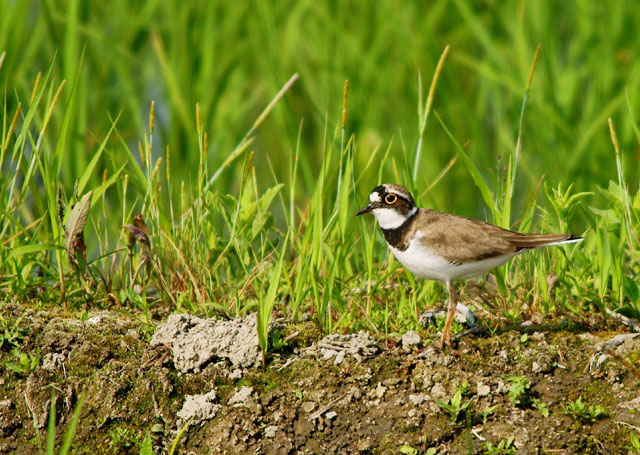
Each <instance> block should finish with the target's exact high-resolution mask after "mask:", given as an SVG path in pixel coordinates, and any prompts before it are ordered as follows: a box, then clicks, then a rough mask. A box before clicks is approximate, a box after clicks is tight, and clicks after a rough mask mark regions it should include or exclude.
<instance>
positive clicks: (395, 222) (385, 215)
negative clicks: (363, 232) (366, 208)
mask: <svg viewBox="0 0 640 455" xmlns="http://www.w3.org/2000/svg"><path fill="white" fill-rule="evenodd" d="M371 194H373V193H371ZM376 194H377V193H376ZM372 213H373V215H374V216H375V217H376V220H378V224H379V225H380V227H381V228H382V229H395V228H398V227H400V226H402V223H404V222H405V221H407V218H409V216H410V215H403V214H402V213H400V212H398V211H397V210H395V209H389V208H377V209H373V210H372Z"/></svg>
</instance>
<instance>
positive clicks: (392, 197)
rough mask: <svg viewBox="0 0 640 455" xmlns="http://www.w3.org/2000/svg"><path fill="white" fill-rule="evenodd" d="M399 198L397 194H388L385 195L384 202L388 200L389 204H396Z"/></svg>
mask: <svg viewBox="0 0 640 455" xmlns="http://www.w3.org/2000/svg"><path fill="white" fill-rule="evenodd" d="M397 200H398V196H396V195H395V194H387V195H386V196H385V197H384V202H386V203H387V204H389V205H393V204H395V203H396V201H397Z"/></svg>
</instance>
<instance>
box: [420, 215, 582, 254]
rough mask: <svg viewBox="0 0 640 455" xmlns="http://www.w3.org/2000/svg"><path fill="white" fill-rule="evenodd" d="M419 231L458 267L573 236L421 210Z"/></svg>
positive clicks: (438, 252) (434, 248) (430, 244)
mask: <svg viewBox="0 0 640 455" xmlns="http://www.w3.org/2000/svg"><path fill="white" fill-rule="evenodd" d="M418 215H419V220H416V221H417V223H415V225H414V226H415V228H416V229H419V230H420V231H421V232H422V234H423V237H422V240H421V241H422V243H423V244H424V245H425V246H428V247H429V248H431V249H432V250H433V251H434V252H435V253H436V254H438V255H440V256H442V257H444V258H446V259H447V260H448V261H450V262H452V263H455V264H463V263H465V262H470V261H477V260H481V259H488V258H492V257H496V256H502V255H505V254H515V253H517V252H519V251H521V250H524V249H530V248H536V247H539V246H544V245H548V244H550V243H554V242H560V241H563V240H568V239H570V238H571V235H570V234H522V233H520V232H514V231H509V230H507V229H502V228H500V227H498V226H494V225H493V224H488V223H484V222H482V221H479V220H474V219H472V218H466V217H463V216H458V215H451V214H449V213H442V212H436V211H435V210H427V209H421V210H420V213H419V214H418Z"/></svg>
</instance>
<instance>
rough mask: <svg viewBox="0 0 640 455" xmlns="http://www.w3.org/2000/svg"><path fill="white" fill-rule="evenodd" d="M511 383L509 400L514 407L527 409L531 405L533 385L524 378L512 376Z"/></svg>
mask: <svg viewBox="0 0 640 455" xmlns="http://www.w3.org/2000/svg"><path fill="white" fill-rule="evenodd" d="M508 380H509V382H510V383H511V387H509V400H511V404H512V405H514V406H520V407H525V406H527V405H528V404H529V402H530V398H529V389H530V388H531V384H529V381H528V380H527V378H525V377H524V376H512V377H510V378H508Z"/></svg>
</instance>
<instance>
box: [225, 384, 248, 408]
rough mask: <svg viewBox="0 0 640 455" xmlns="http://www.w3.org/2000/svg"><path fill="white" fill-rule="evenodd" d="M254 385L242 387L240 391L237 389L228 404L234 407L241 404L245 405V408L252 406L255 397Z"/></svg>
mask: <svg viewBox="0 0 640 455" xmlns="http://www.w3.org/2000/svg"><path fill="white" fill-rule="evenodd" d="M252 395H253V387H247V386H244V387H242V388H241V389H240V390H239V391H237V392H236V393H235V394H234V395H233V396H232V397H231V398H229V401H228V402H227V405H228V406H233V407H234V408H238V407H240V406H244V407H245V408H250V407H251V404H252V401H253V398H252Z"/></svg>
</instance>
